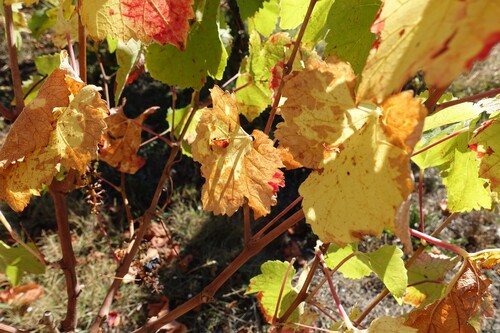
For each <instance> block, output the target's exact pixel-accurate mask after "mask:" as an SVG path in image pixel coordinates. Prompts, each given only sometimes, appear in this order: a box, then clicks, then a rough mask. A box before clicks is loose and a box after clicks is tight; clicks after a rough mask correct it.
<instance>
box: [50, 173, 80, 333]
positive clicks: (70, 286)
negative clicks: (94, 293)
mask: <svg viewBox="0 0 500 333" xmlns="http://www.w3.org/2000/svg"><path fill="white" fill-rule="evenodd" d="M58 183H59V182H58V181H57V180H54V181H53V182H52V184H51V185H50V187H49V191H50V194H51V196H52V198H53V200H54V207H55V210H56V222H57V233H58V235H59V241H60V243H61V252H62V259H61V262H60V263H61V269H62V270H63V273H64V278H65V280H66V293H67V295H68V302H67V305H66V318H64V320H63V321H62V323H61V329H62V330H63V331H64V332H72V331H74V330H75V329H76V324H77V315H78V313H77V298H78V294H79V293H80V287H79V286H78V285H77V279H76V269H75V266H76V258H75V253H74V251H73V245H72V244H71V232H70V228H69V220H68V205H67V202H66V194H65V193H63V192H61V191H60V190H59V189H58V188H57V185H58Z"/></svg>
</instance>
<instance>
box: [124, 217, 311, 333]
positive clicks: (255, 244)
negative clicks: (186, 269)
mask: <svg viewBox="0 0 500 333" xmlns="http://www.w3.org/2000/svg"><path fill="white" fill-rule="evenodd" d="M303 218H304V212H303V211H302V210H300V211H298V212H296V213H294V214H293V215H292V216H290V217H289V218H287V219H286V220H285V221H283V223H281V224H280V225H278V226H276V228H274V229H273V230H271V231H270V232H269V233H268V234H266V235H265V236H263V237H262V238H260V239H256V237H255V235H254V236H253V237H252V240H251V241H250V242H249V243H248V244H247V245H246V247H245V248H244V249H243V250H242V251H241V253H240V254H239V255H238V256H237V257H236V258H235V259H234V260H233V261H232V262H231V264H229V265H228V266H227V267H226V269H224V271H222V273H220V274H219V275H218V276H217V277H216V278H215V279H214V280H213V281H212V282H211V283H210V284H209V285H208V286H207V287H205V289H203V291H202V292H200V293H199V294H197V295H196V296H194V297H192V298H191V299H189V300H188V301H187V302H185V303H184V304H181V305H180V306H178V307H177V308H175V309H174V310H172V311H170V312H169V313H167V314H165V315H163V316H160V317H158V318H157V319H156V320H152V321H150V322H148V323H147V324H146V325H144V326H142V327H140V328H139V329H137V330H135V331H134V332H133V333H146V332H156V331H157V330H158V329H160V328H161V327H162V326H163V325H165V324H167V323H169V322H171V321H173V320H175V319H177V318H179V317H180V316H182V315H183V314H185V313H187V312H189V311H191V310H192V309H194V308H196V307H197V306H199V305H201V304H203V303H208V302H210V301H211V300H212V299H213V297H214V295H215V293H216V292H217V290H219V288H220V287H222V285H223V284H224V283H225V282H226V281H227V280H228V279H229V278H230V277H231V276H233V274H234V273H236V271H238V269H240V267H241V266H242V265H243V264H244V263H246V262H247V261H248V260H249V259H251V258H252V257H253V256H255V255H256V254H258V253H259V252H260V251H261V250H262V249H263V248H264V247H266V246H267V245H268V244H269V243H271V242H272V241H273V240H275V239H276V238H278V237H279V236H280V235H281V234H283V233H284V232H285V231H287V230H288V228H290V227H292V226H293V225H295V224H296V223H297V222H299V221H300V220H301V219H303Z"/></svg>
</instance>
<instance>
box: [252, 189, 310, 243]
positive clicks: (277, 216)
mask: <svg viewBox="0 0 500 333" xmlns="http://www.w3.org/2000/svg"><path fill="white" fill-rule="evenodd" d="M301 201H302V197H301V196H298V197H297V199H295V200H294V201H293V202H292V203H291V204H289V205H288V206H287V207H286V208H285V209H283V210H282V211H281V212H280V213H279V214H278V215H276V216H275V217H274V218H273V219H272V220H271V221H270V222H269V223H267V224H266V225H265V226H264V227H263V228H262V229H260V230H259V231H258V232H257V233H256V234H255V235H254V236H253V238H254V239H259V238H260V237H262V235H263V234H264V233H265V232H266V231H267V230H268V229H269V228H270V227H272V226H273V225H274V224H275V223H276V222H278V221H279V219H281V218H282V217H283V216H285V214H287V213H288V212H289V211H290V210H291V209H292V208H293V207H295V206H297V205H298V204H299V203H300V202H301Z"/></svg>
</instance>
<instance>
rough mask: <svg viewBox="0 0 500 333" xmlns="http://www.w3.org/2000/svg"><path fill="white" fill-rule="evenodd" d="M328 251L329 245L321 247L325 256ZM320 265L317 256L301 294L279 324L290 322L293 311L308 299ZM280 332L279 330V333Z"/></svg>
mask: <svg viewBox="0 0 500 333" xmlns="http://www.w3.org/2000/svg"><path fill="white" fill-rule="evenodd" d="M327 250H328V244H323V245H322V246H321V252H322V253H323V254H325V253H326V251H327ZM319 263H320V258H319V257H318V256H315V257H314V261H313V263H312V265H311V268H310V270H309V273H308V274H307V277H306V280H305V281H304V284H303V285H302V288H300V291H299V293H298V294H297V296H296V297H295V299H294V300H293V302H292V304H290V306H289V307H288V309H287V310H286V311H285V313H284V314H283V316H281V317H280V318H278V323H285V322H286V321H287V320H288V318H289V317H290V316H291V314H292V313H293V311H295V309H296V308H297V307H298V306H299V305H300V303H302V302H303V301H304V300H305V299H306V297H308V295H307V290H308V289H309V286H310V284H311V282H312V279H313V277H314V274H315V273H316V270H317V269H318V266H319ZM280 329H281V327H280V328H279V330H280ZM279 330H278V332H279Z"/></svg>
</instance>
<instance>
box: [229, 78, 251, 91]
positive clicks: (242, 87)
mask: <svg viewBox="0 0 500 333" xmlns="http://www.w3.org/2000/svg"><path fill="white" fill-rule="evenodd" d="M252 84H254V81H253V80H252V81H248V82H247V83H245V84H243V85H241V86H239V87H236V88H234V89H233V90H231V93H232V94H234V93H235V92H237V91H240V90H242V89H245V88H246V87H249V86H251V85H252Z"/></svg>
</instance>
